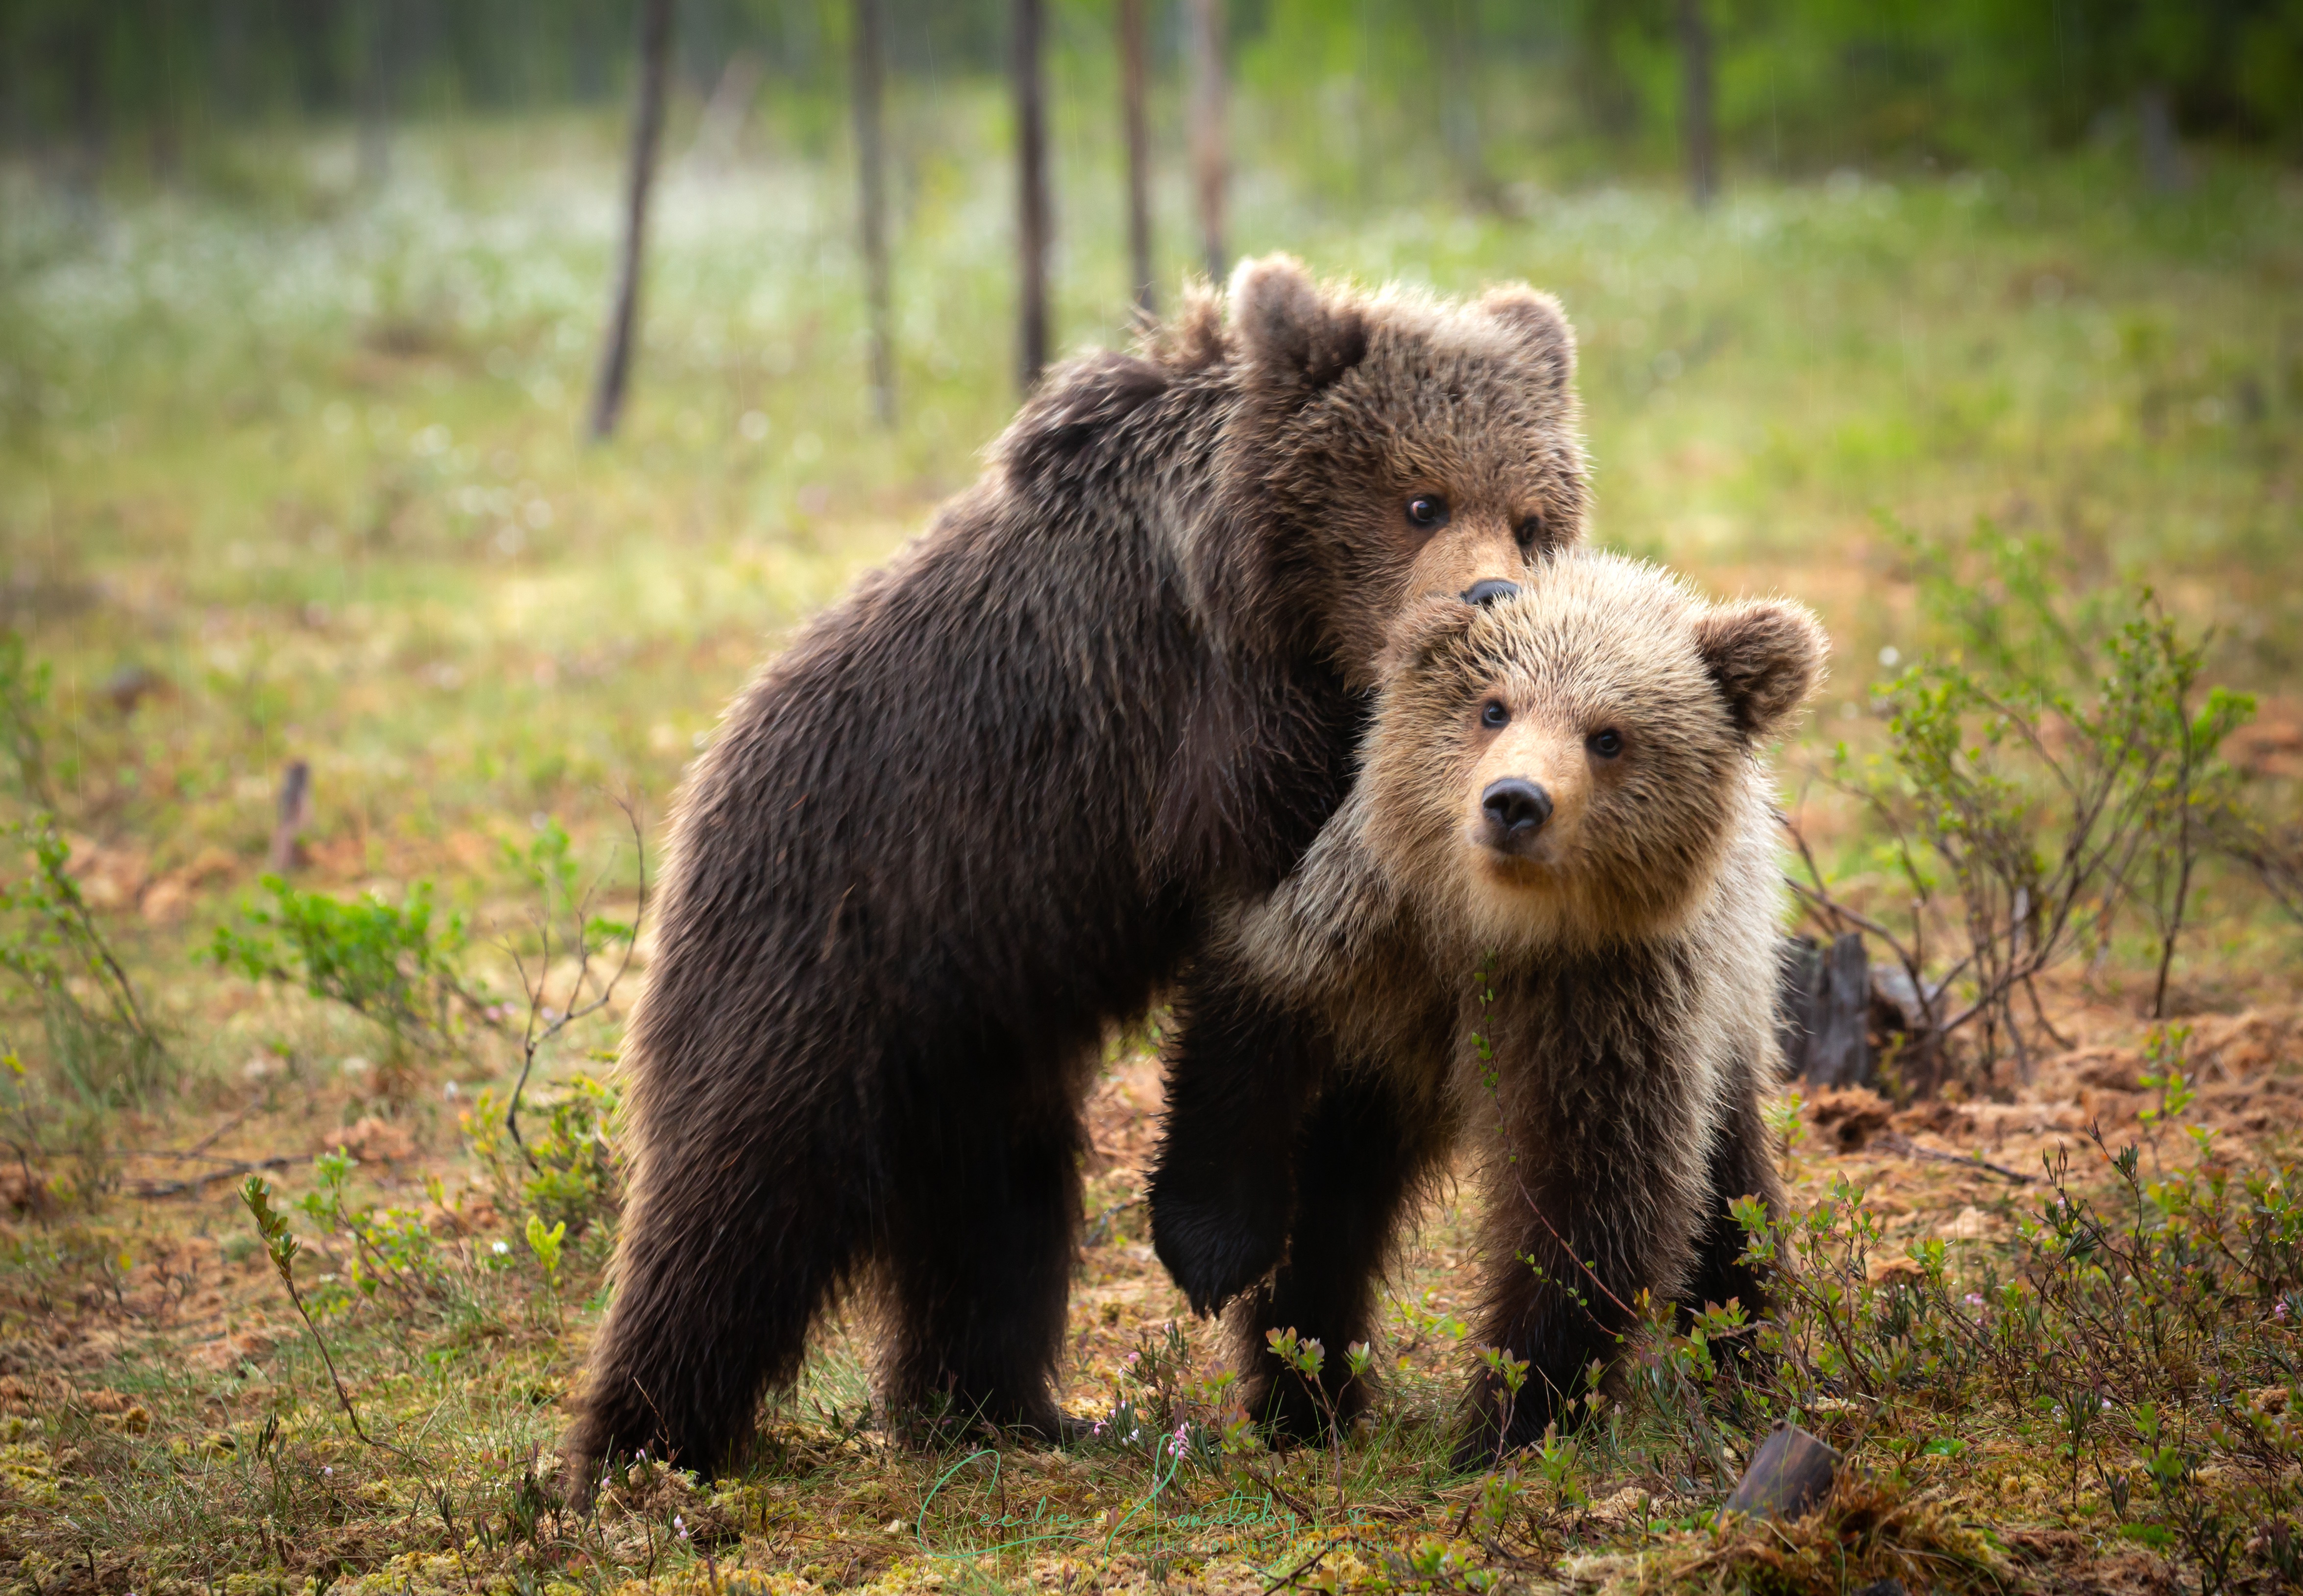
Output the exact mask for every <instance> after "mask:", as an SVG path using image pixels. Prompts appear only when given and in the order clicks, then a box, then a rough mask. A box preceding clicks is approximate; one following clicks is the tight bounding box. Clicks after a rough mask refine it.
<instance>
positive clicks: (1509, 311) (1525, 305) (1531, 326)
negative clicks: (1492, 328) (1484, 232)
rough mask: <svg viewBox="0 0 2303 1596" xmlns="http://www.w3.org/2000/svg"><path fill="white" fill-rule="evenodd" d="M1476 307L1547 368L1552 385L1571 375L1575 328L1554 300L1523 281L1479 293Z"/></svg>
mask: <svg viewBox="0 0 2303 1596" xmlns="http://www.w3.org/2000/svg"><path fill="white" fill-rule="evenodd" d="M1480 309H1482V310H1484V311H1486V312H1487V313H1488V314H1489V316H1490V317H1494V318H1495V320H1496V321H1497V322H1499V323H1501V324H1502V325H1503V328H1504V330H1505V331H1506V332H1507V333H1509V334H1512V336H1513V337H1514V338H1516V339H1517V340H1519V342H1521V343H1522V344H1523V345H1525V346H1526V349H1527V351H1528V353H1529V354H1530V355H1531V356H1532V357H1533V358H1534V359H1535V360H1536V362H1537V364H1539V365H1540V366H1544V367H1548V370H1549V373H1550V377H1551V383H1552V385H1553V386H1554V387H1563V388H1564V387H1565V386H1566V385H1567V384H1568V383H1570V382H1571V381H1573V379H1574V376H1575V329H1574V328H1573V327H1571V326H1569V325H1567V313H1566V312H1565V310H1562V309H1561V308H1559V301H1558V300H1555V299H1553V298H1552V297H1551V296H1550V295H1549V294H1548V293H1539V292H1537V291H1535V290H1534V289H1532V288H1530V287H1529V286H1528V285H1527V284H1526V283H1503V284H1501V285H1499V286H1497V287H1495V288H1491V289H1489V290H1488V291H1487V292H1486V293H1484V294H1482V295H1480Z"/></svg>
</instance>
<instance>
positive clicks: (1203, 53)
mask: <svg viewBox="0 0 2303 1596" xmlns="http://www.w3.org/2000/svg"><path fill="white" fill-rule="evenodd" d="M1184 11H1185V29H1186V31H1187V32H1188V33H1189V34H1190V36H1191V38H1190V48H1191V58H1192V117H1191V122H1192V179H1193V184H1194V188H1195V189H1196V190H1197V192H1198V198H1199V212H1200V246H1201V249H1202V253H1203V254H1204V255H1205V257H1206V259H1207V266H1208V280H1209V281H1210V282H1211V283H1220V282H1222V281H1223V275H1224V267H1225V265H1226V264H1227V260H1226V256H1225V252H1224V178H1225V170H1224V168H1225V161H1224V4H1223V0H1185V7H1184Z"/></svg>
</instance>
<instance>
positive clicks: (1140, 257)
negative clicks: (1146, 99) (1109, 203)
mask: <svg viewBox="0 0 2303 1596" xmlns="http://www.w3.org/2000/svg"><path fill="white" fill-rule="evenodd" d="M1143 75H1144V73H1143V0H1119V103H1120V112H1121V115H1122V116H1123V117H1124V119H1125V120H1126V123H1127V265H1128V269H1129V271H1130V273H1131V274H1133V275H1134V277H1135V304H1136V308H1139V309H1140V310H1142V311H1143V314H1144V315H1146V316H1153V315H1157V314H1158V312H1159V308H1160V307H1159V302H1158V300H1157V298H1156V296H1155V295H1154V294H1153V292H1152V287H1151V133H1150V131H1149V130H1148V129H1147V128H1146V126H1145V122H1144V117H1143Z"/></svg>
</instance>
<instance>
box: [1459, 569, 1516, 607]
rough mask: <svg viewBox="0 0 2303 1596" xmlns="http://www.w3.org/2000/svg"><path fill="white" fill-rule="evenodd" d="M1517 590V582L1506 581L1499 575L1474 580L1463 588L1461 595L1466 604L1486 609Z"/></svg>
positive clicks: (1514, 593)
mask: <svg viewBox="0 0 2303 1596" xmlns="http://www.w3.org/2000/svg"><path fill="white" fill-rule="evenodd" d="M1518 592H1519V584H1518V583H1517V582H1506V581H1505V580H1504V579H1503V578H1501V577H1489V578H1488V579H1487V580H1485V581H1484V582H1474V583H1472V585H1471V586H1470V587H1466V588H1464V591H1463V594H1462V597H1463V600H1464V603H1465V604H1477V605H1479V606H1480V608H1481V609H1483V610H1484V609H1486V608H1487V607H1488V606H1489V604H1493V603H1495V602H1496V600H1497V599H1499V598H1510V597H1512V596H1514V595H1516V594H1517V593H1518Z"/></svg>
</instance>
